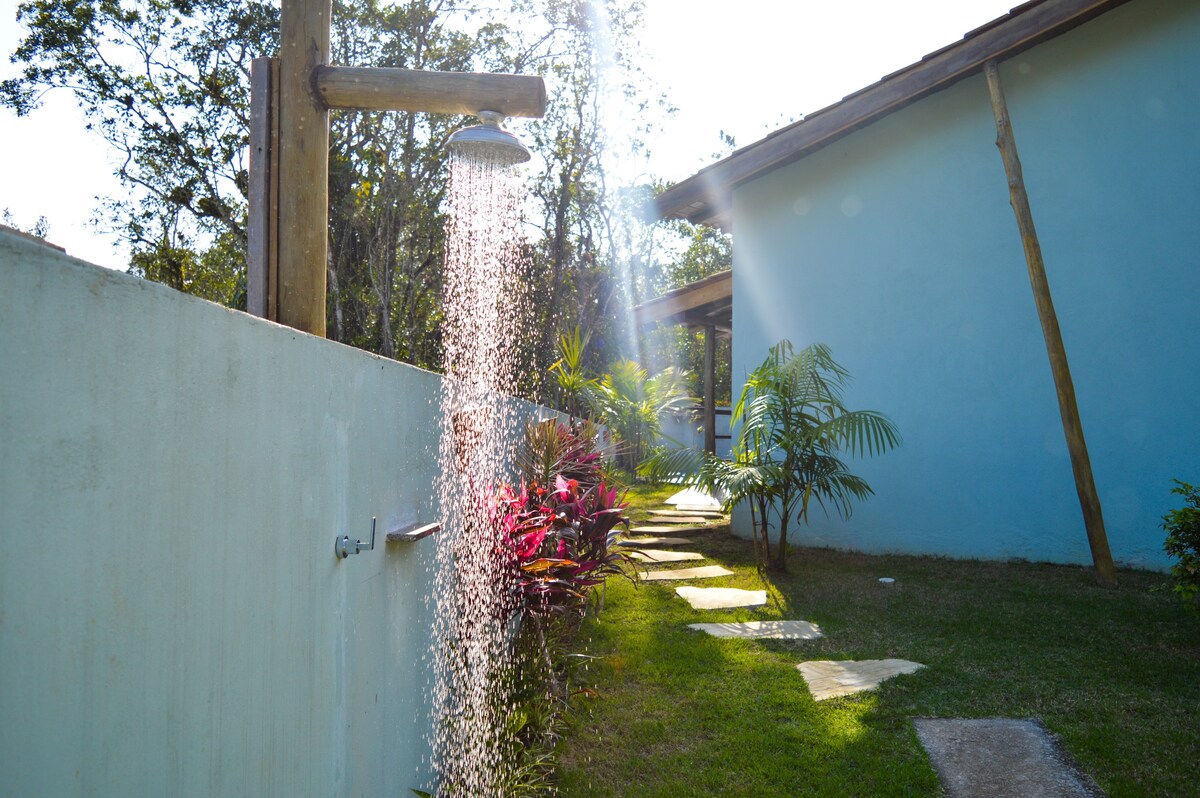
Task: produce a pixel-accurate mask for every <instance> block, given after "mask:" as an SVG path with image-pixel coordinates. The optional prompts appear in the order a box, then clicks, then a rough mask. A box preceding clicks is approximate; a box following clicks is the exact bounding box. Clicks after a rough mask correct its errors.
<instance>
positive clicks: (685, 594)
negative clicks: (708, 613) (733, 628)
mask: <svg viewBox="0 0 1200 798" xmlns="http://www.w3.org/2000/svg"><path fill="white" fill-rule="evenodd" d="M675 593H676V594H677V595H678V596H679V597H680V598H682V599H684V600H685V601H687V603H688V604H691V605H692V609H694V610H728V609H733V608H735V607H761V606H762V605H764V604H766V603H767V591H765V590H742V589H740V588H736V587H692V586H691V585H684V586H683V587H677V588H675Z"/></svg>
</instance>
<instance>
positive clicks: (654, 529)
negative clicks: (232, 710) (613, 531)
mask: <svg viewBox="0 0 1200 798" xmlns="http://www.w3.org/2000/svg"><path fill="white" fill-rule="evenodd" d="M707 530H708V527H705V526H666V525H665V524H650V525H649V526H635V527H634V528H633V529H631V530H629V531H630V532H632V533H636V534H638V535H656V534H658V533H659V532H672V533H674V534H676V535H688V534H691V533H692V532H705V531H707Z"/></svg>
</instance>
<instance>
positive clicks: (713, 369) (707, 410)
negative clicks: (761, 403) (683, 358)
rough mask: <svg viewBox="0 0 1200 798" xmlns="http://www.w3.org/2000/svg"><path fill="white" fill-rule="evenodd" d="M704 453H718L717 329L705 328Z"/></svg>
mask: <svg viewBox="0 0 1200 798" xmlns="http://www.w3.org/2000/svg"><path fill="white" fill-rule="evenodd" d="M704 451H706V452H708V453H709V454H716V453H717V328H716V327H715V326H714V325H712V324H709V325H708V326H707V327H705V328H704Z"/></svg>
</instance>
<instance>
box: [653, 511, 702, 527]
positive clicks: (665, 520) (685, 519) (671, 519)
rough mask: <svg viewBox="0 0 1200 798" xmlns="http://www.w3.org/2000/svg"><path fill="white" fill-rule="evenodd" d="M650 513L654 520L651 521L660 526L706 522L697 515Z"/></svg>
mask: <svg viewBox="0 0 1200 798" xmlns="http://www.w3.org/2000/svg"><path fill="white" fill-rule="evenodd" d="M650 512H651V513H652V514H654V518H653V519H651V520H652V521H654V522H656V523H660V524H703V523H706V522H707V521H708V519H707V518H704V517H703V516H699V515H680V514H679V513H671V512H667V511H666V510H651V511H650ZM663 513H665V515H664V514H663Z"/></svg>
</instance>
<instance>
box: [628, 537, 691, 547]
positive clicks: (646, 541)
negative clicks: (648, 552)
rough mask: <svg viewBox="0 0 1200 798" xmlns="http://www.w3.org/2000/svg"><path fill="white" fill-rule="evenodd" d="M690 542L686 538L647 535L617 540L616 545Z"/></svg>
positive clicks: (681, 544) (635, 545)
mask: <svg viewBox="0 0 1200 798" xmlns="http://www.w3.org/2000/svg"><path fill="white" fill-rule="evenodd" d="M691 542H692V541H690V540H688V539H687V538H659V537H648V538H629V539H628V540H622V541H619V542H618V543H617V545H618V546H625V547H626V548H639V547H644V546H686V545H688V544H689V543H691Z"/></svg>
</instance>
